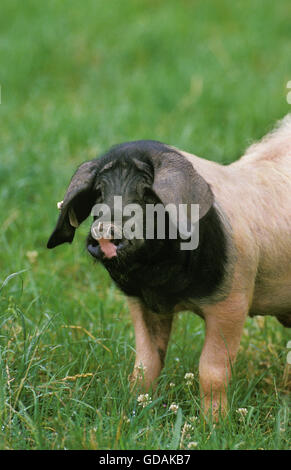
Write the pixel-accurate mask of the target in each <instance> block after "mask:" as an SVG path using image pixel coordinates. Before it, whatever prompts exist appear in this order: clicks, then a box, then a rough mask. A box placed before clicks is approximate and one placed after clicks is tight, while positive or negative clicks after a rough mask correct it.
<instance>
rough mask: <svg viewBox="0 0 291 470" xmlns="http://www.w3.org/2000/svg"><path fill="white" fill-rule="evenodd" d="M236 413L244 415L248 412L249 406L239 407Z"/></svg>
mask: <svg viewBox="0 0 291 470" xmlns="http://www.w3.org/2000/svg"><path fill="white" fill-rule="evenodd" d="M236 413H237V414H239V415H240V416H242V417H244V416H246V415H247V414H248V410H247V408H238V409H237V410H236Z"/></svg>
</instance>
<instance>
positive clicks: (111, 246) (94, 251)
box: [87, 237, 125, 260]
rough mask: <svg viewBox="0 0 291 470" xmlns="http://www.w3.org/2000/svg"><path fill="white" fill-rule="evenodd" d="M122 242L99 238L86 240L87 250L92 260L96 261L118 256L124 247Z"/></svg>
mask: <svg viewBox="0 0 291 470" xmlns="http://www.w3.org/2000/svg"><path fill="white" fill-rule="evenodd" d="M124 245H125V244H124V242H123V241H122V240H118V239H117V240H112V239H108V238H100V239H98V240H95V239H92V238H91V237H90V239H89V240H88V244H87V249H88V251H89V253H90V255H92V256H93V257H94V258H96V259H99V260H101V259H108V260H109V259H112V258H115V257H116V256H118V254H119V252H120V251H121V250H122V248H123V247H124Z"/></svg>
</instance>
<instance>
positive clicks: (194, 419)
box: [189, 416, 199, 423]
mask: <svg viewBox="0 0 291 470" xmlns="http://www.w3.org/2000/svg"><path fill="white" fill-rule="evenodd" d="M198 419H199V418H198V416H191V418H189V421H191V423H195V421H197V420H198Z"/></svg>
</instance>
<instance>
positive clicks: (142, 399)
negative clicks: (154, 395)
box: [137, 393, 152, 408]
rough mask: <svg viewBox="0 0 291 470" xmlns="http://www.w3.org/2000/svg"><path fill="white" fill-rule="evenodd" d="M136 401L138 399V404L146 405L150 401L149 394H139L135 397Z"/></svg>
mask: <svg viewBox="0 0 291 470" xmlns="http://www.w3.org/2000/svg"><path fill="white" fill-rule="evenodd" d="M137 401H138V404H139V405H140V406H142V407H143V408H145V407H146V406H147V405H149V404H150V403H151V402H152V400H151V397H150V396H149V394H148V393H145V394H142V395H139V396H138V397H137Z"/></svg>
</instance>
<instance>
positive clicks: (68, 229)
mask: <svg viewBox="0 0 291 470" xmlns="http://www.w3.org/2000/svg"><path fill="white" fill-rule="evenodd" d="M98 168H99V164H98V162H97V160H92V161H89V162H85V163H83V164H82V165H81V166H80V167H79V168H78V169H77V171H76V173H75V174H74V176H73V178H72V180H71V183H70V185H69V187H68V189H67V192H66V194H65V197H64V200H63V201H62V203H60V204H59V208H60V210H61V213H60V216H59V218H58V221H57V224H56V227H55V229H54V231H53V233H52V234H51V236H50V239H49V241H48V243H47V247H48V248H54V247H55V246H58V245H61V244H62V243H65V242H69V243H71V242H72V241H73V238H74V235H75V230H76V228H77V227H78V226H79V225H80V224H81V223H82V222H83V221H84V220H85V219H86V218H87V217H88V216H89V215H90V211H91V209H92V207H93V205H94V191H93V185H94V181H95V177H96V175H97V172H98Z"/></svg>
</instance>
